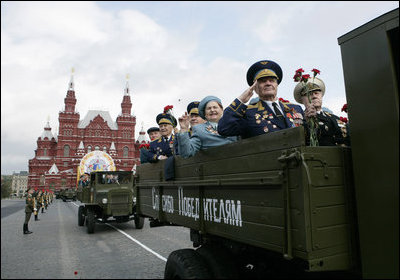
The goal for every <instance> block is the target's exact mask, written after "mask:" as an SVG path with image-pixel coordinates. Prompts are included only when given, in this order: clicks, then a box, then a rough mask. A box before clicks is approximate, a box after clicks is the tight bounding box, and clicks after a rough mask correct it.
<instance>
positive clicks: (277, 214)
mask: <svg viewBox="0 0 400 280" xmlns="http://www.w3.org/2000/svg"><path fill="white" fill-rule="evenodd" d="M165 165H166V161H160V162H158V163H156V164H143V165H141V166H138V168H137V174H136V183H135V185H136V187H137V195H138V197H137V199H138V213H139V214H141V215H144V216H148V217H152V218H154V219H157V220H159V221H160V222H168V223H173V224H177V225H182V226H184V227H188V228H191V229H194V230H198V231H200V232H201V233H203V234H211V235H216V236H220V237H224V238H226V239H230V240H234V241H237V242H241V243H244V244H248V245H251V246H256V247H260V248H264V249H266V250H271V251H274V252H279V253H282V254H283V256H284V257H285V258H288V259H291V258H299V259H302V260H304V261H306V262H307V263H308V269H309V270H310V271H326V270H348V269H351V267H352V266H353V265H354V263H353V258H354V254H355V251H356V250H355V245H354V244H355V242H354V234H355V229H354V228H353V226H352V225H353V224H354V219H353V217H354V209H355V208H354V205H353V198H352V197H353V182H352V167H351V158H350V148H346V147H306V146H305V141H304V131H303V128H301V127H299V128H291V129H287V130H283V131H278V132H274V133H269V134H265V135H260V136H257V137H253V138H249V139H244V140H241V141H238V142H236V143H232V144H228V145H224V146H220V147H214V148H211V149H208V150H204V151H200V152H198V153H197V154H196V155H195V156H194V157H191V158H188V159H183V158H181V157H180V156H177V157H175V162H174V169H175V178H174V179H173V180H168V181H167V180H165Z"/></svg>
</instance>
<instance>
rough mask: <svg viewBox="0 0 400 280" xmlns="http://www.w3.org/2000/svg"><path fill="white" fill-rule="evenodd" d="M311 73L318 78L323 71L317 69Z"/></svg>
mask: <svg viewBox="0 0 400 280" xmlns="http://www.w3.org/2000/svg"><path fill="white" fill-rule="evenodd" d="M311 72H313V73H314V77H315V76H317V75H318V74H321V71H319V70H318V69H315V68H314V69H313V70H311Z"/></svg>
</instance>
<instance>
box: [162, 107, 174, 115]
mask: <svg viewBox="0 0 400 280" xmlns="http://www.w3.org/2000/svg"><path fill="white" fill-rule="evenodd" d="M172 108H174V106H172V105H167V106H165V107H164V114H165V113H167V112H168V111H169V110H172Z"/></svg>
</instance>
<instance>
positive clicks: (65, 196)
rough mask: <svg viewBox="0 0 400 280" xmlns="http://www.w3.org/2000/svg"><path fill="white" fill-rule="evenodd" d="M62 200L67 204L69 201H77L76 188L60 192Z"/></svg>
mask: <svg viewBox="0 0 400 280" xmlns="http://www.w3.org/2000/svg"><path fill="white" fill-rule="evenodd" d="M60 198H61V199H62V200H63V201H64V202H66V201H67V200H73V201H76V190H75V189H74V188H67V189H63V190H62V191H61V192H60Z"/></svg>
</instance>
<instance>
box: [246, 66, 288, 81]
mask: <svg viewBox="0 0 400 280" xmlns="http://www.w3.org/2000/svg"><path fill="white" fill-rule="evenodd" d="M262 77H275V78H276V79H277V80H278V85H279V84H280V83H281V81H282V68H281V67H280V66H279V64H278V63H276V62H274V61H272V60H261V61H258V62H256V63H254V64H253V65H251V66H250V68H249V70H247V77H246V78H247V83H248V84H249V86H252V85H253V83H254V81H255V80H258V79H259V78H262Z"/></svg>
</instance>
